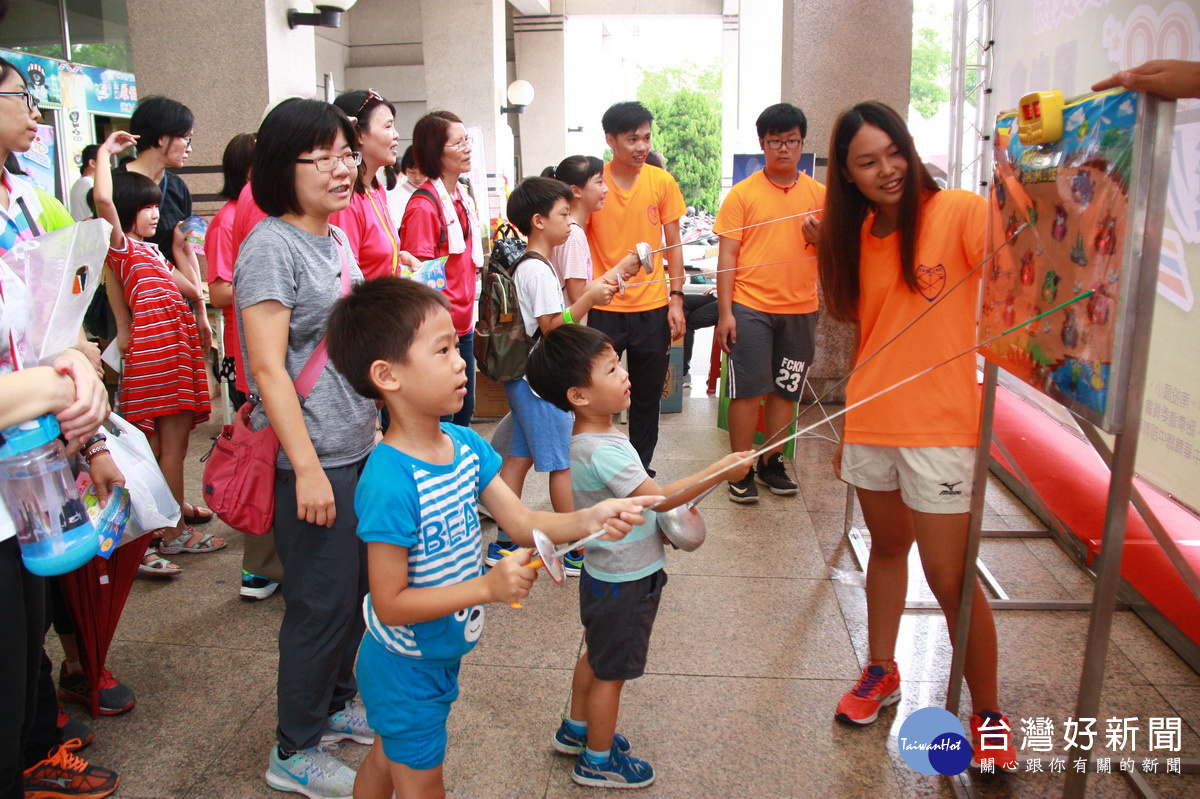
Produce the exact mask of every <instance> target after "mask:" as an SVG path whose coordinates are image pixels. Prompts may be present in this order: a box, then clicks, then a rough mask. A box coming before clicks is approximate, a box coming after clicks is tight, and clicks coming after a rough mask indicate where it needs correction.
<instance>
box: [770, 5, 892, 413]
mask: <svg viewBox="0 0 1200 799" xmlns="http://www.w3.org/2000/svg"><path fill="white" fill-rule="evenodd" d="M912 13H913V4H912V0H784V3H783V70H782V71H783V100H784V101H786V102H789V103H794V104H796V105H798V106H800V107H801V108H803V109H804V113H805V114H806V115H807V116H808V138H807V139H806V140H805V142H804V148H805V150H807V151H808V152H814V153H816V154H817V157H818V158H825V157H828V155H829V132H830V131H831V130H832V128H833V121H834V119H835V118H836V117H837V115H838V113H839V112H840V111H841V110H842V109H844V108H846V107H847V106H850V105H853V104H855V103H858V102H862V101H863V100H879V101H881V102H884V103H887V104H888V105H890V106H892V107H893V108H895V109H896V110H897V111H898V112H899V113H900V116H902V117H907V116H908V94H909V73H910V69H911V63H912ZM817 175H818V179H819V180H824V170H822V169H821V168H818V170H817ZM851 336H852V333H851V329H850V326H849V325H844V324H840V323H836V322H833V321H832V320H831V319H829V318H827V317H824V316H823V317H822V319H821V324H820V326H819V327H818V328H817V356H816V360H815V361H814V363H813V369H812V372H811V373H810V381H811V384H812V386H813V388H814V389H815V390H816V392H817V395H818V396H820V395H821V394H823V393H824V392H825V390H826V389H827V388H828V387H829V386H830V385H832V384H833V383H835V382H836V381H837V380H838V379H840V378H841V377H842V376H843V375H845V374H846V372H847V371H848V369H849V360H850V345H851V343H852V342H851ZM830 399H834V400H836V401H839V402H841V401H844V399H845V392H844V391H843V390H842V389H840V388H839V389H838V391H836V392H835V393H834V394H833V395H831V397H830Z"/></svg>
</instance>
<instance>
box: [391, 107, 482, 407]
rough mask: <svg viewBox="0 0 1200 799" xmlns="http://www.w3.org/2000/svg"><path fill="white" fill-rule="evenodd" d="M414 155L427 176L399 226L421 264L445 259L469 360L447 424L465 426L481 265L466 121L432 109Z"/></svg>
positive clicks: (403, 242) (419, 128)
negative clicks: (467, 182) (468, 179)
mask: <svg viewBox="0 0 1200 799" xmlns="http://www.w3.org/2000/svg"><path fill="white" fill-rule="evenodd" d="M413 155H414V156H415V157H416V162H417V168H418V169H420V170H421V173H422V174H424V175H426V176H428V178H429V179H428V180H426V181H425V182H424V183H423V184H421V185H420V186H419V187H417V190H416V191H415V192H413V196H412V198H411V199H410V200H409V202H408V205H407V206H406V207H405V209H404V221H403V222H402V223H401V224H400V246H401V247H402V248H403V249H404V250H405V251H406V252H409V253H412V254H413V256H415V257H416V258H417V259H418V260H419V261H428V260H430V259H432V258H439V257H441V256H443V255H445V256H449V257H448V258H447V260H446V299H447V300H449V301H450V316H451V318H452V319H453V320H454V327H455V329H456V330H457V331H458V350H459V353H460V354H461V355H462V358H463V360H464V361H466V362H467V396H466V399H465V400H463V406H462V409H461V410H460V411H459V412H458V413H456V414H454V415H453V417H451V418H450V419H449V420H448V421H452V422H454V423H455V424H457V425H462V426H463V427H467V426H469V425H470V424H471V417H472V416H473V415H474V413H475V335H474V327H473V312H474V308H475V273H476V270H477V269H478V268H479V267H481V266H483V243H482V242H481V241H480V240H479V218H478V216H477V215H476V213H475V203H474V201H473V200H472V199H471V196H470V195H469V194H468V193H467V189H466V187H465V186H464V185H462V184H461V183H459V178H460V177H461V176H463V175H465V174H467V173H468V172H470V171H471V141H470V139H468V138H467V129H466V128H465V127H464V126H463V123H462V120H461V119H459V118H458V117H457V116H455V115H454V114H452V113H450V112H449V111H433V112H431V113H428V114H426V115H425V116H423V117H421V118H420V119H419V120H417V124H416V125H414V126H413Z"/></svg>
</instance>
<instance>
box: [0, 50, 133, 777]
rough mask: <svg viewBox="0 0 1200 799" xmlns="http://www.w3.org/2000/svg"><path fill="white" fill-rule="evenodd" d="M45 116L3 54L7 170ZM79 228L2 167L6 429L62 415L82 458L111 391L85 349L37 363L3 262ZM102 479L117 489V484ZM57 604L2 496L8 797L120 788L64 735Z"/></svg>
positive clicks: (0, 89)
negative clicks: (50, 234) (47, 235)
mask: <svg viewBox="0 0 1200 799" xmlns="http://www.w3.org/2000/svg"><path fill="white" fill-rule="evenodd" d="M40 119H41V114H40V113H39V112H38V108H37V102H36V100H35V99H34V97H33V95H32V94H31V93H30V91H29V87H28V85H27V84H26V80H25V76H24V75H23V74H22V73H21V71H20V70H19V69H17V68H16V67H15V66H13V65H12V64H11V63H9V62H8V61H6V60H4V59H2V58H0V164H3V163H5V162H7V161H8V160H9V158H10V157H11V156H12V155H13V154H14V153H23V152H26V151H27V150H29V148H30V147H31V146H32V145H33V140H34V136H35V135H36V134H37V125H38V121H39V120H40ZM73 222H74V220H73V219H71V218H70V214H69V213H67V211H66V209H65V208H63V206H62V204H61V203H59V202H58V201H57V200H55V199H54V197H53V196H51V195H49V194H48V193H47V192H45V191H42V190H41V189H37V188H35V187H34V186H33V184H32V183H30V182H28V181H26V180H24V179H23V178H21V177H19V176H17V175H14V174H12V173H11V172H9V171H8V169H6V168H4V167H0V430H2V429H5V428H8V427H9V426H11V425H14V424H19V423H21V422H25V421H28V420H30V419H34V418H37V417H39V416H43V415H45V414H54V415H55V416H56V418H57V419H58V422H59V425H60V427H61V428H62V433H63V436H64V438H65V439H66V440H67V445H68V451H69V452H70V454H71V455H72V456H73V455H74V454H75V452H77V451H79V450H80V448H81V445H82V444H83V443H84V442H86V441H88V440H90V438H91V436H92V435H93V434H94V433H95V432H96V430H97V428H98V427H99V425H100V422H101V421H102V420H103V419H104V418H105V416H106V415H107V413H108V395H107V392H106V391H105V389H104V385H103V383H101V381H100V379H99V377H98V376H97V374H96V370H95V368H94V367H93V366H92V364H91V363H90V362H89V360H88V358H87V357H86V356H85V355H84V354H83V353H82V352H80V351H79V350H76V349H68V350H66V351H64V352H63V353H62V354H61V355H60V356H59V357H58V358H57V359H56V360H55V361H54V363H53V365H52V366H49V367H46V366H38V365H37V364H36V363H35V362H32V361H33V356H32V344H31V340H30V336H31V334H32V330H31V328H30V319H31V318H32V315H33V301H34V298H33V296H32V295H31V294H30V291H29V289H28V287H27V286H26V285H25V283H24V282H23V281H22V280H21V278H20V277H18V276H17V274H16V273H14V272H13V271H11V270H10V269H9V268H8V266H7V265H5V263H4V261H3V260H2V256H4V255H6V254H7V253H8V252H9V251H10V250H11V249H12V248H13V247H14V246H15V245H17V244H19V243H20V242H23V241H27V240H29V239H33V238H36V237H37V236H39V235H41V234H42V233H44V232H46V231H48V230H53V229H55V228H57V227H63V226H65V225H69V224H72V223H73ZM93 458H94V461H93V473H94V474H95V475H99V474H100V472H101V471H102V470H105V469H110V467H111V469H110V473H115V475H116V477H117V478H120V472H119V471H117V470H116V468H115V465H114V464H112V458H111V456H110V455H109V454H108V453H107V452H106V451H105V452H103V453H101V452H100V451H99V448H98V449H97V450H96V451H94V453H93ZM96 482H97V484H98V485H99V486H101V487H103V488H104V489H105V490H106V491H107V489H108V488H109V487H110V486H111V485H113V484H115V482H116V481H115V480H114V479H113V478H103V479H97V480H96ZM48 601H49V598H48V596H47V581H46V579H45V578H42V577H37V576H35V575H33V574H31V573H30V572H29V570H28V569H26V568H25V567H24V565H23V563H22V560H21V554H20V549H19V547H18V544H17V538H16V527H15V525H14V524H13V520H12V517H11V516H10V515H9V512H8V510H7V508H6V507H5V505H4V501H3V500H0V606H2V607H3V608H4V611H3V613H0V641H2V642H3V648H2V649H0V707H3V708H4V712H3V713H0V797H3V799H9V798H10V797H20V796H33V795H39V794H40V792H41V791H43V790H48V789H54V788H57V789H60V790H61V789H63V788H64V786H72V785H78V784H80V783H84V782H86V784H87V785H88V786H89V788H90V789H91V790H92V792H91V793H90V794H89V795H91V796H96V797H101V796H108V795H109V794H111V793H112V792H113V791H115V790H116V789H117V785H118V783H119V778H118V777H117V775H116V773H115V772H113V771H110V770H108V769H105V768H101V767H99V766H92V765H90V764H88V763H87V761H85V760H83V759H82V758H80V757H78V756H77V755H76V754H75V751H76V750H77V749H81V748H82V747H83V746H84V745H85V744H84V740H83V739H84V738H86V739H87V740H88V741H90V740H91V732H90V730H88V729H87V727H86V726H85V725H79V727H81V728H82V729H81V730H80V735H79V737H78V738H75V736H72V740H69V741H67V740H60V738H59V734H60V731H59V729H58V728H57V725H56V723H55V722H56V718H57V716H58V703H57V702H56V701H55V699H54V680H53V677H52V676H51V675H52V672H53V667H52V665H51V663H50V661H49V659H48V658H47V657H46V655H45V650H44V649H43V642H44V639H45V633H46V627H47V615H46V611H47V603H48ZM39 700H41V701H39ZM102 701H103V700H102Z"/></svg>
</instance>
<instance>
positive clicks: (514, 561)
mask: <svg viewBox="0 0 1200 799" xmlns="http://www.w3.org/2000/svg"><path fill="white" fill-rule="evenodd" d="M500 553H501V554H502V555H504V559H503V560H501V561H500V562H499V563H497V564H496V565H495V566H493V567H492V571H491V572H490V573H489V576H494V578H495V579H498V580H500V581H501V585H502V588H501V590H503V591H504V593H505V595H507V596H514V595H515V598H512V599H509V601H508V605H509V607H513V608H523V607H525V606H524V605H522V604H521V599H523V598H524V597H527V596H529V589H530V587H531V586H532V585H533V581H534V580H535V579H537V575H536V572H537V570H538V569H540V568H541V567H542V560H541V558H533V559H532V560H530V561H529V562H528V563H522V562H521V560H522V559H523V558H528V557H529V556H530V555H532V554H533V550H532V549H521V548H517V549H513V550H506V549H502V550H500ZM524 569H529V570H530V573H533V575H534V576H532V577H527V576H526V575H525V574H523V573H522V572H523V570H524ZM505 589H507V590H505ZM501 598H503V597H501Z"/></svg>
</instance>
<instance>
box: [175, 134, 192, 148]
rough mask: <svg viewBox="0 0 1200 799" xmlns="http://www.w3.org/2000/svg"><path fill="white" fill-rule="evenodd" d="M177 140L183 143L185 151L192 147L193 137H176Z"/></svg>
mask: <svg viewBox="0 0 1200 799" xmlns="http://www.w3.org/2000/svg"><path fill="white" fill-rule="evenodd" d="M175 138H177V139H179V140H180V141H181V142H183V146H184V149H186V148H188V147H191V146H192V137H191V136H176V137H175Z"/></svg>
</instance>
